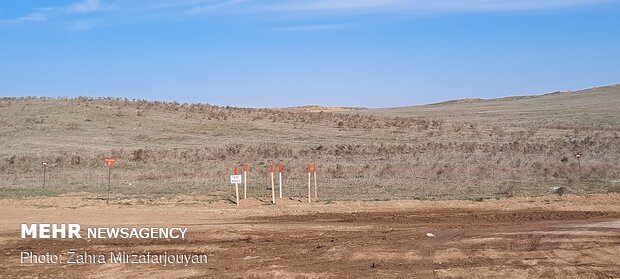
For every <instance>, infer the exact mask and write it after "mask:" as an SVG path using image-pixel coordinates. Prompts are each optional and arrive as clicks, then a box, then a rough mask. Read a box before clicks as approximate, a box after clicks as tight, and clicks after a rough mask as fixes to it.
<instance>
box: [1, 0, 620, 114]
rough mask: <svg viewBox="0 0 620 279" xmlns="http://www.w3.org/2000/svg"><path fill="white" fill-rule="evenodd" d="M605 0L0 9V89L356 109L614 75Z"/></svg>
mask: <svg viewBox="0 0 620 279" xmlns="http://www.w3.org/2000/svg"><path fill="white" fill-rule="evenodd" d="M619 61H620V1H614V0H607V1H605V0H600V1H596V0H588V1H586V0H504V1H500V0H434V1H430V0H409V1H406V0H357V1H354V0H331V1H326V0H299V1H287V0H267V1H253V0H178V1H170V0H148V1H147V0H99V1H97V0H82V1H80V0H66V1H60V0H57V1H40V0H28V1H19V0H15V1H3V3H1V4H0V95H1V96H25V95H36V96H80V95H88V96H114V97H128V98H141V99H142V98H143V99H151V100H156V99H157V100H177V101H180V102H208V103H212V104H219V105H235V106H250V107H275V106H292V105H306V104H323V105H347V106H365V107H386V106H404V105H413V104H425V103H432V102H438V101H444V100H448V99H459V98H467V97H481V98H492V97H500V96H509V95H527V94H538V93H546V92H552V91H556V90H569V89H581V88H588V87H593V86H599V85H606V84H615V83H620V66H619V65H620V64H619V63H618V62H619Z"/></svg>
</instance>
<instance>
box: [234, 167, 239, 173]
mask: <svg viewBox="0 0 620 279" xmlns="http://www.w3.org/2000/svg"><path fill="white" fill-rule="evenodd" d="M238 173H239V168H238V167H237V165H235V166H233V174H234V175H237V174H238Z"/></svg>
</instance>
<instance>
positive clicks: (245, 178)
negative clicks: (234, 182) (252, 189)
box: [243, 164, 248, 199]
mask: <svg viewBox="0 0 620 279" xmlns="http://www.w3.org/2000/svg"><path fill="white" fill-rule="evenodd" d="M247 198H248V164H243V199H247Z"/></svg>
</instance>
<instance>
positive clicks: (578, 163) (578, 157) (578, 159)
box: [575, 153, 581, 180]
mask: <svg viewBox="0 0 620 279" xmlns="http://www.w3.org/2000/svg"><path fill="white" fill-rule="evenodd" d="M575 157H577V165H578V166H579V180H581V160H580V158H581V153H577V154H576V155H575Z"/></svg>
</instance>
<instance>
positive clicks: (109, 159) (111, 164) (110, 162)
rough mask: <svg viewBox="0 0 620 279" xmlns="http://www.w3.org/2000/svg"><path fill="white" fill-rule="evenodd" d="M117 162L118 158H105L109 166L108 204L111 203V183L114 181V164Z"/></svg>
mask: <svg viewBox="0 0 620 279" xmlns="http://www.w3.org/2000/svg"><path fill="white" fill-rule="evenodd" d="M115 163H116V160H115V159H113V158H107V159H105V164H106V166H108V199H107V200H106V202H105V203H106V204H110V184H111V181H112V166H114V164H115Z"/></svg>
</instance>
